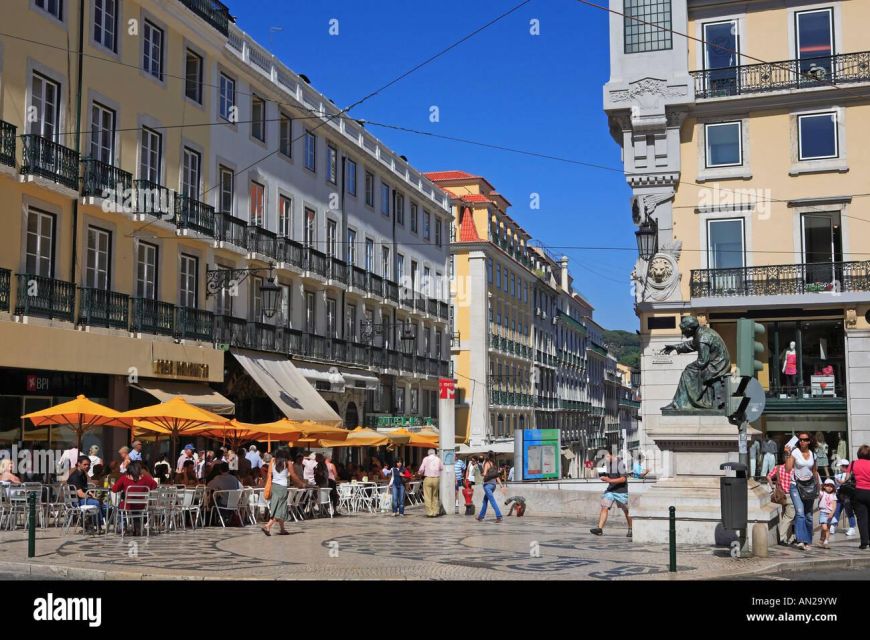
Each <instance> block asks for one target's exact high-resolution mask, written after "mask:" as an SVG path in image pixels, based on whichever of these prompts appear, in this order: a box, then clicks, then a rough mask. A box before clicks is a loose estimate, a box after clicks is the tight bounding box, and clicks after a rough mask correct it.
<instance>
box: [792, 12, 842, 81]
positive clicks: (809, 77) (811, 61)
mask: <svg viewBox="0 0 870 640" xmlns="http://www.w3.org/2000/svg"><path fill="white" fill-rule="evenodd" d="M794 19H795V46H796V47H797V52H796V56H795V57H796V58H797V60H798V69H799V71H800V74H801V77H800V82H801V84H806V83H807V82H809V83H815V82H825V83H826V82H829V81H830V80H831V79H832V78H831V72H832V70H833V55H834V10H833V9H819V10H815V11H798V12H797V13H795V17H794Z"/></svg>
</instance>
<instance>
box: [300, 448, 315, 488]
mask: <svg viewBox="0 0 870 640" xmlns="http://www.w3.org/2000/svg"><path fill="white" fill-rule="evenodd" d="M316 468H317V454H316V453H311V454H309V455H308V457H307V458H305V459H304V460H303V461H302V479H303V480H304V481H305V484H307V485H308V486H314V484H315V482H314V469H316Z"/></svg>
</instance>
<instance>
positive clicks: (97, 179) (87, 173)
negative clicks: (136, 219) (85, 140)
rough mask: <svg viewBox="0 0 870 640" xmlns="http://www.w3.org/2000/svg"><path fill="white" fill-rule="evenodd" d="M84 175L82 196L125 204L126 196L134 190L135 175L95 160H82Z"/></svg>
mask: <svg viewBox="0 0 870 640" xmlns="http://www.w3.org/2000/svg"><path fill="white" fill-rule="evenodd" d="M82 165H83V166H84V175H83V177H82V195H83V196H85V197H92V198H106V199H110V200H113V201H115V202H118V203H122V202H123V197H124V194H125V193H127V192H129V191H130V190H132V189H133V174H132V173H130V172H129V171H124V170H123V169H119V168H118V167H114V166H112V165H110V164H106V163H105V162H100V161H99V160H96V159H95V158H82Z"/></svg>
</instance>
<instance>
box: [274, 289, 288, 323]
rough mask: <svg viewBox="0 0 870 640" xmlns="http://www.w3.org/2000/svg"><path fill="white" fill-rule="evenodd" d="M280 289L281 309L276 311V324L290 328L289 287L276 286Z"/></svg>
mask: <svg viewBox="0 0 870 640" xmlns="http://www.w3.org/2000/svg"><path fill="white" fill-rule="evenodd" d="M278 286H279V287H281V309H280V310H279V311H278V317H277V318H276V320H277V324H279V325H283V326H290V291H291V289H290V287H289V286H287V285H285V284H281V285H278Z"/></svg>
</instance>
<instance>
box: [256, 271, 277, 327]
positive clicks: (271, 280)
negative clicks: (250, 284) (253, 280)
mask: <svg viewBox="0 0 870 640" xmlns="http://www.w3.org/2000/svg"><path fill="white" fill-rule="evenodd" d="M260 293H261V294H262V296H263V315H265V316H266V317H267V318H271V317H272V316H274V315H275V312H276V311H277V310H278V305H279V303H280V302H281V287H279V286H278V285H276V284H275V276H274V274H270V275H269V277H268V278H267V280H266V282H265V283H264V284H262V285H261V286H260Z"/></svg>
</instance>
